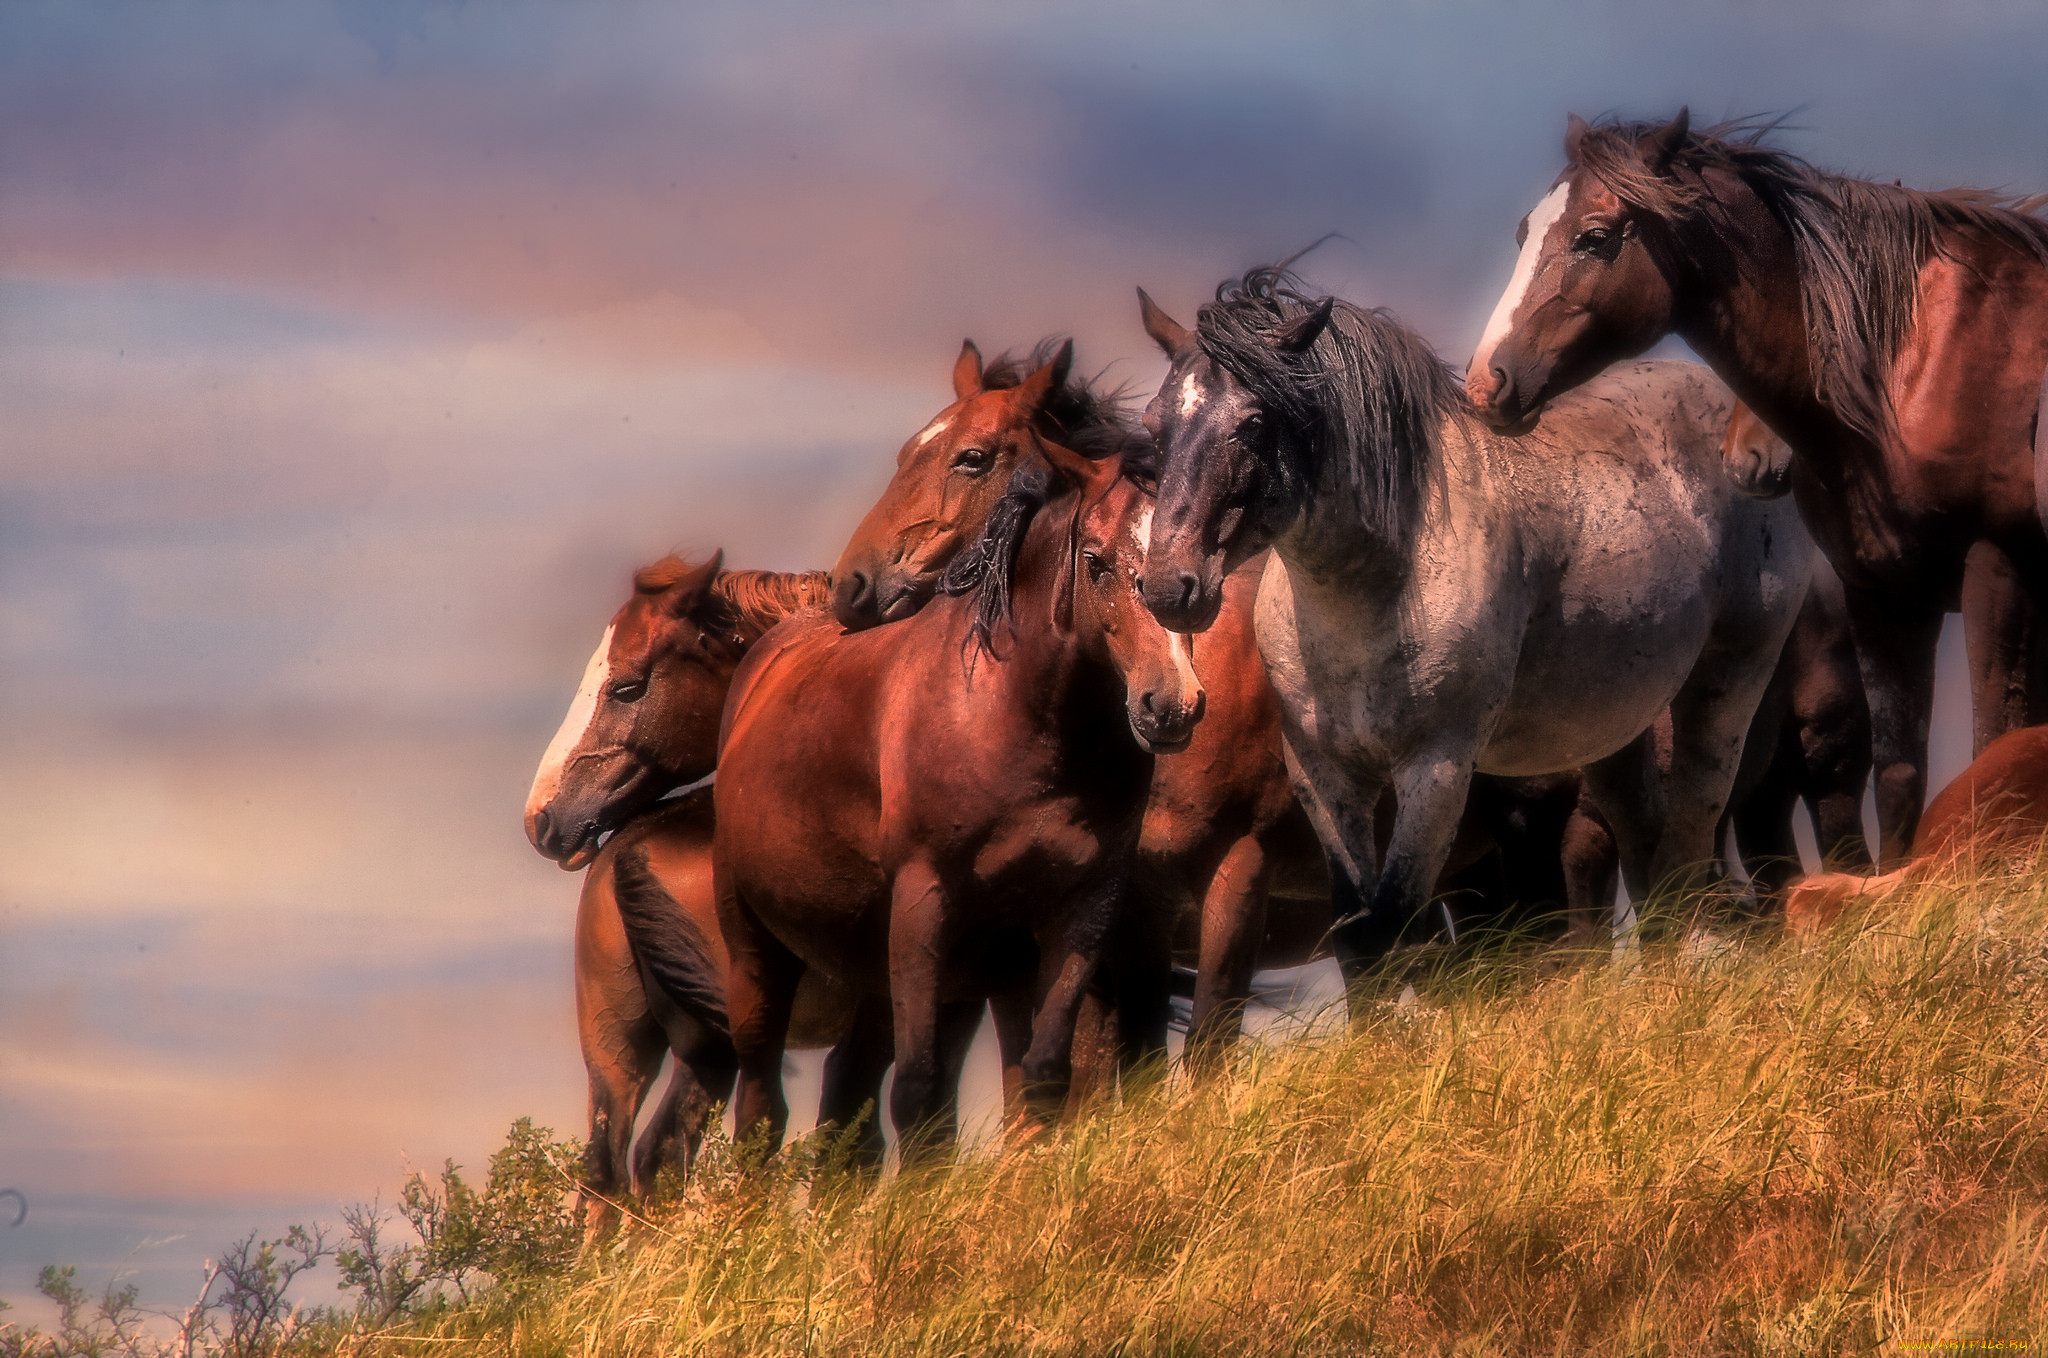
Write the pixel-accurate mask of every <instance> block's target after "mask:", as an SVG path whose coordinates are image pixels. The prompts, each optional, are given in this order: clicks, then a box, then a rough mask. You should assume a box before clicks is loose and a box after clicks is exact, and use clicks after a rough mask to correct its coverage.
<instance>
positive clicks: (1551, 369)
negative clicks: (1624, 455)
mask: <svg viewBox="0 0 2048 1358" xmlns="http://www.w3.org/2000/svg"><path fill="white" fill-rule="evenodd" d="M1689 128H1690V123H1689V120H1688V118H1687V115H1686V112H1685V111H1684V110H1683V109H1681V110H1679V114H1678V116H1677V117H1676V118H1674V119H1672V121H1671V122H1669V123H1667V124H1664V125H1661V126H1646V125H1635V124H1631V125H1628V126H1626V127H1620V126H1613V127H1610V126H1602V127H1598V128H1595V127H1591V126H1589V125H1588V124H1587V123H1586V122H1585V121H1584V120H1583V119H1581V118H1578V117H1576V116H1574V117H1573V118H1572V119H1571V122H1570V125H1569V128H1568V129H1567V131H1566V134H1565V158H1566V160H1567V161H1568V162H1569V163H1568V164H1567V165H1566V167H1565V170H1564V173H1562V174H1560V175H1559V176H1558V177H1557V179H1556V180H1555V181H1554V182H1553V183H1552V184H1551V186H1550V189H1549V191H1548V192H1546V193H1545V194H1544V196H1543V199H1542V201H1541V202H1539V203H1537V204H1536V206H1535V207H1534V208H1531V209H1530V211H1529V214H1528V215H1527V216H1526V217H1524V218H1522V221H1521V224H1520V225H1519V226H1518V227H1517V228H1516V231H1515V241H1516V243H1517V244H1518V245H1519V246H1520V247H1521V253H1520V254H1519V255H1518V256H1517V257H1516V260H1515V271H1514V273H1513V275H1512V276H1511V277H1510V278H1509V279H1508V285H1507V289H1506V291H1504V292H1503V293H1501V296H1500V301H1499V302H1498V303H1496V304H1495V306H1494V308H1493V314H1492V316H1491V317H1489V318H1488V320H1487V322H1486V330H1485V332H1484V333H1483V334H1481V335H1480V337H1479V346H1478V348H1477V349H1475V350H1474V351H1473V354H1472V363H1471V366H1470V367H1469V368H1468V369H1467V370H1466V373H1465V391H1466V394H1467V395H1468V396H1469V397H1470V398H1471V400H1472V405H1473V407H1474V409H1475V410H1476V411H1477V412H1478V414H1479V417H1480V418H1481V419H1483V420H1485V421H1486V422H1487V423H1488V424H1490V425H1492V426H1493V427H1494V428H1495V429H1498V430H1500V431H1502V432H1503V433H1510V434H1520V433H1526V432H1528V430H1529V429H1531V428H1532V427H1534V425H1535V423H1536V420H1537V418H1538V417H1539V416H1540V415H1541V414H1542V413H1543V407H1544V405H1545V404H1546V403H1548V402H1549V401H1550V399H1551V398H1552V397H1554V396H1556V395H1557V394H1558V393H1559V392H1563V391H1568V390H1570V389H1571V388H1572V387H1575V386H1577V385H1578V384H1579V383H1581V382H1583V381H1585V380H1586V379H1587V378H1589V377H1591V376H1593V375H1594V374H1595V373H1597V372H1599V371H1600V370H1601V369H1603V368H1605V367H1607V366H1608V365H1609V364H1611V363H1615V362H1618V361H1619V360H1621V359H1625V358H1633V357H1634V356H1636V355H1637V354H1640V353H1642V352H1643V351H1644V350H1646V349H1648V348H1649V347H1650V346H1651V345H1653V344H1655V343H1656V342H1657V341H1658V340H1659V339H1661V338H1663V337H1664V336H1665V335H1666V334H1669V333H1670V331H1671V329H1672V326H1673V323H1674V315H1675V311H1676V299H1677V291H1676V287H1675V284H1674V282H1673V269H1672V265H1671V251H1670V250H1669V249H1668V248H1667V247H1668V243H1669V238H1670V219H1671V217H1672V216H1673V214H1674V213H1676V212H1677V211H1679V210H1681V209H1683V208H1685V207H1687V206H1689V205H1690V204H1691V203H1693V202H1694V201H1696V200H1697V199H1698V198H1699V196H1700V194H1699V191H1698V189H1697V188H1696V187H1695V185H1694V184H1692V183H1685V184H1681V183H1680V182H1678V180H1677V179H1675V178H1674V177H1673V167H1674V160H1675V158H1676V157H1678V155H1679V153H1680V151H1681V150H1682V149H1683V148H1684V147H1685V146H1686V145H1687V136H1688V132H1689Z"/></svg>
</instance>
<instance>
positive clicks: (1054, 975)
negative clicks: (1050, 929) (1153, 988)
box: [897, 877, 1123, 1122]
mask: <svg viewBox="0 0 2048 1358" xmlns="http://www.w3.org/2000/svg"><path fill="white" fill-rule="evenodd" d="M1122 896H1123V881H1122V879H1121V877H1111V878H1109V879H1107V880H1105V881H1102V882H1098V883H1096V884H1094V885H1093V886H1092V887H1088V888H1084V889H1082V890H1081V891H1079V892H1077V893H1076V895H1075V898H1074V900H1073V903H1072V904H1071V905H1070V906H1069V908H1068V910H1067V913H1066V918H1065V919H1064V920H1063V921H1062V922H1061V927H1060V930H1059V937H1058V940H1057V946H1056V947H1051V948H1045V949H1043V950H1042V951H1041V952H1040V954H1039V995H1038V1008H1037V1013H1036V1014H1035V1015H1034V1016H1033V1018H1032V1021H1031V1046H1030V1048H1029V1049H1028V1050H1027V1051H1026V1052H1025V1053H1024V1062H1023V1074H1024V1108H1025V1112H1026V1113H1027V1115H1029V1116H1030V1117H1032V1118H1033V1119H1035V1120H1037V1121H1040V1122H1048V1121H1050V1120H1051V1119H1052V1118H1053V1116H1054V1115H1056V1114H1057V1113H1058V1112H1059V1109H1060V1106H1061V1105H1062V1104H1063V1103H1065V1102H1066V1099H1067V1094H1068V1090H1069V1087H1070V1086H1071V1085H1072V1083H1073V1074H1074V1067H1073V1053H1074V1028H1075V1021H1076V1019H1077V1018H1078V1017H1079V1014H1080V1009H1081V1001H1082V998H1083V997H1084V996H1085V995H1086V994H1087V991H1088V983H1089V981H1090V980H1091V979H1092V978H1093V976H1094V973H1095V971H1096V969H1097V967H1098V966H1099V965H1100V964H1101V960H1102V948H1103V943H1104V941H1105V939H1106V937H1107V934H1108V929H1109V924H1110V922H1111V917H1112V913H1113V912H1114V911H1115V910H1116V908H1117V905H1118V903H1119V901H1120V900H1121V899H1122ZM897 1078H898V1079H901V1078H902V1077H901V1076H900V1075H899V1076H898V1077H897Z"/></svg>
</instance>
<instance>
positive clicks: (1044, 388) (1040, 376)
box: [1017, 340, 1074, 418]
mask: <svg viewBox="0 0 2048 1358" xmlns="http://www.w3.org/2000/svg"><path fill="white" fill-rule="evenodd" d="M1073 366H1074V342H1073V341H1072V340H1068V341H1067V342H1066V343H1065V344H1062V345H1061V346H1060V351H1059V352H1058V353H1056V354H1054V355H1053V356H1052V362H1050V363H1048V364H1046V365H1045V366H1044V367H1043V368H1040V369H1039V370H1038V371H1037V372H1035V373H1033V374H1031V376H1029V377H1027V378H1025V379H1024V380H1023V381H1022V382H1020V383H1018V384H1017V400H1018V401H1019V402H1020V403H1022V405H1023V407H1024V409H1025V411H1026V412H1028V413H1027V415H1026V418H1036V417H1037V415H1038V412H1039V411H1041V410H1043V409H1045V403H1046V402H1047V401H1050V400H1051V399H1052V394H1053V393H1054V392H1056V391H1058V390H1059V389H1060V388H1061V387H1064V386H1066V385H1067V373H1068V372H1069V371H1070V370H1071V369H1072V368H1073Z"/></svg>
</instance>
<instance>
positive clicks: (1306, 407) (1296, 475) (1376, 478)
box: [1195, 266, 1466, 538]
mask: <svg viewBox="0 0 2048 1358" xmlns="http://www.w3.org/2000/svg"><path fill="white" fill-rule="evenodd" d="M1317 304H1318V302H1317V301H1315V300H1312V299H1310V298H1309V297H1307V296H1305V295H1304V294H1303V293H1302V292H1301V291H1300V290H1299V286H1298V282H1297V280H1296V279H1295V278H1294V277H1293V276H1292V275H1291V274H1289V273H1287V272H1286V270H1284V269H1282V268H1277V267H1270V266H1269V267H1266V268H1259V269H1254V270H1252V271H1251V272H1249V273H1247V274H1245V275H1244V277H1243V278H1241V279H1237V280H1234V281H1230V282H1226V283H1224V284H1223V285H1222V286H1221V287H1219V288H1218V289H1217V290H1216V300H1215V301H1213V302H1210V303H1208V304H1206V305H1204V306H1203V307H1202V308H1201V310H1200V311H1199V312H1198V313H1197V315H1196V321H1195V337H1196V341H1197V343H1198V345H1199V346H1200V348H1201V351H1202V352H1203V353H1204V354H1206V355H1207V356H1208V357H1209V359H1210V360H1211V361H1213V362H1214V363H1216V364H1217V366H1218V367H1220V368H1222V369H1224V370H1225V371H1226V372H1228V373H1229V374H1230V375H1231V376H1232V377H1233V378H1235V379H1236V380H1237V381H1239V382H1241V383H1243V384H1244V386H1245V387H1246V388H1248V389H1249V390H1250V391H1251V393H1252V394H1253V396H1254V397H1255V398H1256V399H1257V400H1258V402H1259V404H1260V406H1261V407H1262V408H1263V409H1264V410H1265V412H1266V414H1267V415H1268V417H1269V418H1272V419H1274V420H1276V421H1277V422H1279V423H1280V424H1282V425H1283V426H1286V427H1287V428H1288V429H1289V430H1290V431H1291V432H1292V434H1293V435H1294V437H1293V438H1291V439H1286V440H1282V441H1281V445H1280V448H1281V451H1280V454H1279V456H1280V459H1281V464H1282V465H1280V466H1279V467H1278V468H1276V470H1277V471H1278V473H1279V475H1280V476H1281V478H1282V480H1283V481H1284V482H1286V483H1288V485H1289V487H1290V489H1292V490H1293V491H1294V492H1295V493H1296V494H1297V495H1299V494H1306V493H1308V492H1309V491H1310V489H1311V488H1312V487H1314V486H1315V485H1316V484H1317V483H1318V482H1319V481H1320V479H1321V477H1322V475H1323V473H1324V472H1325V471H1326V470H1327V469H1329V468H1332V467H1335V468H1339V469H1341V470H1342V472H1343V474H1344V479H1345V481H1346V482H1347V483H1348V486H1349V488H1350V490H1351V493H1352V496H1353V499H1354V504H1353V505H1352V506H1351V507H1352V508H1353V509H1354V510H1355V511H1356V513H1357V515H1358V518H1359V520H1360V522H1361V524H1362V525H1363V526H1364V527H1365V528H1367V529H1368V530H1369V531H1371V532H1373V533H1375V534H1377V535H1383V536H1386V537H1389V538H1398V537H1400V536H1401V535H1402V534H1403V533H1405V531H1406V525H1407V522H1408V519H1409V511H1410V510H1411V509H1412V507H1413V506H1414V503H1415V500H1416V489H1415V488H1416V486H1417V485H1418V484H1419V483H1420V481H1421V479H1422V477H1423V475H1424V474H1425V472H1426V471H1427V469H1428V468H1429V467H1430V466H1431V465H1432V464H1433V462H1434V461H1435V458H1436V455H1437V444H1438V431H1439V430H1440V428H1441V426H1442V424H1443V421H1444V419H1445V417H1446V416H1448V415H1450V414H1452V413H1454V412H1458V411H1463V410H1465V409H1466V398H1465V393H1464V388H1463V386H1462V385H1461V384H1460V383H1459V381H1458V379H1457V377H1456V376H1455V375H1454V374H1453V373H1452V371H1451V370H1450V368H1449V367H1447V366H1446V365H1445V364H1444V362H1443V360H1442V359H1441V358H1439V357H1438V356H1437V354H1436V351H1435V350H1434V349H1432V348H1431V347H1430V346H1429V342H1428V341H1427V340H1425V339H1423V337H1422V336H1421V335H1419V334H1417V333H1416V332H1415V331H1413V330H1410V329H1409V328H1408V327H1407V326H1405V325H1403V324H1402V323H1401V322H1400V321H1399V320H1398V319H1396V318H1395V316H1394V314H1393V313H1392V312H1390V311H1388V310H1387V309H1385V308H1383V307H1381V308H1373V309H1371V310H1368V309H1366V308H1364V307H1360V306H1355V305H1353V304H1352V303H1350V302H1346V301H1343V300H1341V299H1339V300H1335V301H1334V302H1333V305H1332V307H1331V313H1330V323H1329V325H1328V326H1326V327H1325V328H1324V330H1323V333H1322V334H1321V335H1320V336H1318V337H1317V339H1316V342H1315V343H1314V344H1313V345H1312V346H1310V348H1309V349H1308V350H1307V351H1306V352H1304V353H1301V354H1288V353H1283V352H1281V351H1280V350H1278V349H1275V348H1274V347H1273V345H1272V344H1271V343H1270V342H1269V341H1270V338H1271V337H1272V335H1273V334H1274V332H1275V331H1277V330H1278V329H1279V328H1280V327H1281V326H1282V325H1285V324H1286V323H1287V322H1289V321H1292V320H1294V319H1295V318H1296V317H1298V316H1301V315H1303V314H1304V313H1305V312H1307V311H1308V310H1309V309H1310V308H1311V307H1312V306H1314V305H1317Z"/></svg>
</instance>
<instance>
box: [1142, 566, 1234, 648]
mask: <svg viewBox="0 0 2048 1358" xmlns="http://www.w3.org/2000/svg"><path fill="white" fill-rule="evenodd" d="M1218 555H1219V558H1220V555H1221V554H1220V553H1219V554H1218ZM1205 577H1209V578H1205ZM1145 607H1146V609H1147V610H1148V611H1149V612H1150V613H1151V614H1152V616H1153V617H1155V618H1157V619H1158V620H1159V625H1160V626H1161V627H1164V628H1165V629H1166V630H1167V631H1169V632H1206V631H1208V630H1209V628H1210V627H1211V626H1212V625H1213V624H1214V623H1215V621H1216V615H1217V614H1218V613H1221V612H1222V611H1223V572H1222V571H1220V570H1215V571H1211V570H1200V571H1191V570H1173V569H1171V568H1167V569H1151V568H1149V566H1148V569H1147V570H1146V572H1145Z"/></svg>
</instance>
